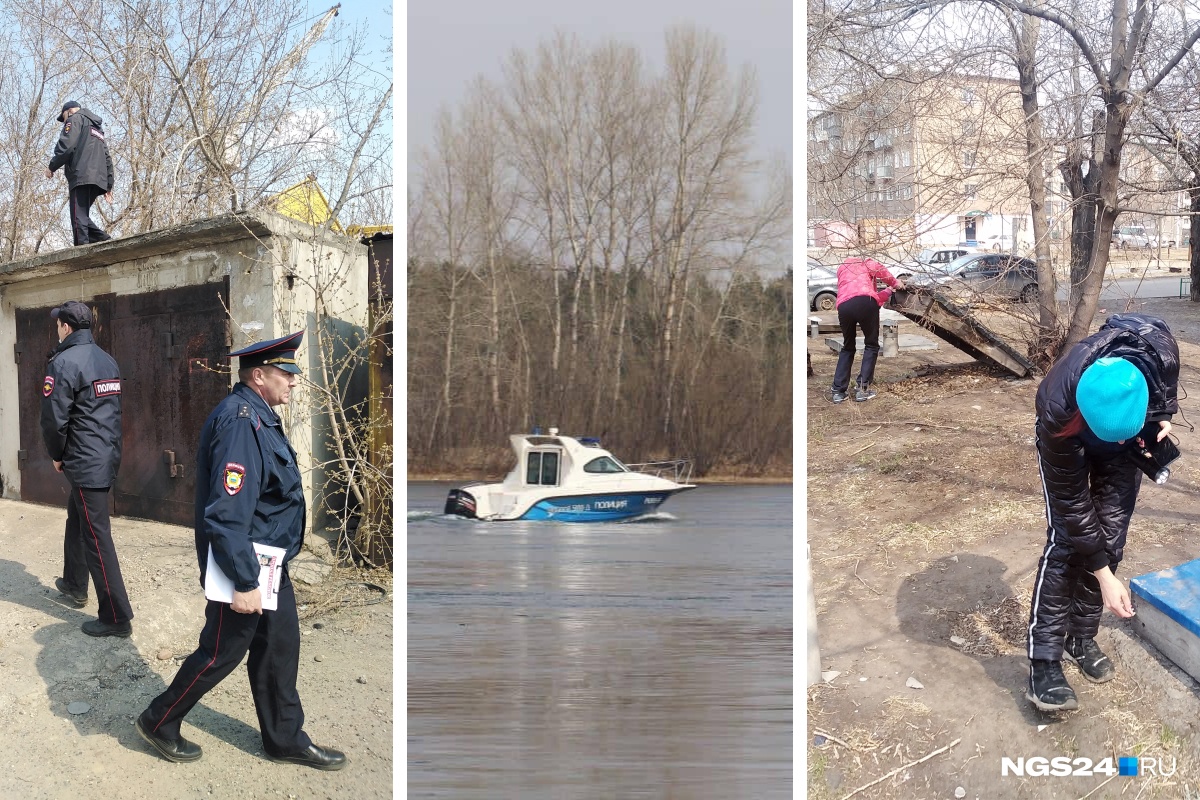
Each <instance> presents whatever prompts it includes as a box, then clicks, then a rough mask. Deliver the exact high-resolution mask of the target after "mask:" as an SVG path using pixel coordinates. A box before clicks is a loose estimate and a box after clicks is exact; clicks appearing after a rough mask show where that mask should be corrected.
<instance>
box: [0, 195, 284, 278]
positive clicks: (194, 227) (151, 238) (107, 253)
mask: <svg viewBox="0 0 1200 800" xmlns="http://www.w3.org/2000/svg"><path fill="white" fill-rule="evenodd" d="M275 216H276V215H274V214H265V213H261V212H245V213H240V214H226V215H224V216H220V217H211V218H208V219H202V220H197V221H196V222H189V223H186V224H184V225H179V226H176V227H174V228H165V229H163V230H155V231H150V232H149V233H139V234H136V235H134V236H123V237H121V238H119V239H110V240H109V241H107V242H100V243H98V244H89V245H84V246H82V247H69V248H66V249H64V250H55V251H53V252H49V253H39V254H38V255H36V256H30V257H29V258H22V259H19V260H17V261H9V262H8V263H6V264H0V285H5V284H10V283H17V282H19V281H26V280H29V279H31V278H42V277H49V276H54V275H64V274H67V273H70V272H79V271H82V270H87V269H94V268H96V267H107V266H109V265H110V264H117V263H120V262H123V261H133V260H135V259H139V258H147V257H150V256H160V255H165V254H167V253H177V252H179V251H181V250H191V249H194V248H196V247H198V246H199V247H203V246H205V245H213V244H221V243H224V242H232V241H236V240H238V239H247V238H250V237H255V238H259V239H264V238H267V237H269V236H271V234H272V227H271V224H270V222H271V220H270V218H271V217H275ZM278 219H279V221H280V222H285V220H284V219H283V218H282V217H279V218H278ZM279 227H280V226H278V225H276V226H275V228H276V229H278V228H279Z"/></svg>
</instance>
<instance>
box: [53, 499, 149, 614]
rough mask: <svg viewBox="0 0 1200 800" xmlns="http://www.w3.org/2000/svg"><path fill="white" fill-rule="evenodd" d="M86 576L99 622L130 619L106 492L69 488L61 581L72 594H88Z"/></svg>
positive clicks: (127, 596)
mask: <svg viewBox="0 0 1200 800" xmlns="http://www.w3.org/2000/svg"><path fill="white" fill-rule="evenodd" d="M89 575H91V578H92V583H93V584H94V585H95V587H96V600H97V601H99V604H100V611H99V615H98V616H99V619H100V621H101V622H128V621H129V620H131V619H133V607H132V606H130V605H129V595H128V594H127V593H126V592H125V581H124V579H122V577H121V565H120V564H119V563H118V562H117V548H116V546H115V545H114V544H113V538H112V528H111V527H110V525H109V520H108V489H107V488H105V489H84V488H81V487H79V486H72V487H71V494H70V496H69V499H68V500H67V527H66V532H65V534H64V536H63V580H64V581H65V582H66V584H67V586H68V587H69V588H70V589H72V590H73V591H77V592H81V593H82V594H87V588H88V576H89Z"/></svg>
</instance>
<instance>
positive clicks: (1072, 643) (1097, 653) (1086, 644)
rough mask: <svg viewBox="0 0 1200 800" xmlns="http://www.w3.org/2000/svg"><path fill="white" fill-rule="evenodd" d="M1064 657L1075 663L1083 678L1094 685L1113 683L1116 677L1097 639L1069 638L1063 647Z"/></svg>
mask: <svg viewBox="0 0 1200 800" xmlns="http://www.w3.org/2000/svg"><path fill="white" fill-rule="evenodd" d="M1063 656H1064V657H1065V658H1066V659H1067V660H1069V661H1074V662H1075V665H1076V666H1078V667H1079V671H1080V672H1082V673H1083V677H1085V678H1087V679H1088V680H1089V681H1091V682H1092V683H1104V682H1105V681H1111V680H1112V679H1113V677H1114V675H1115V671H1114V670H1113V664H1112V662H1111V661H1109V659H1108V656H1106V655H1104V653H1103V652H1102V651H1101V650H1100V646H1099V645H1097V644H1096V640H1095V639H1082V638H1079V637H1076V636H1068V637H1067V643H1066V645H1065V646H1064V647H1063Z"/></svg>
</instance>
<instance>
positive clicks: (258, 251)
mask: <svg viewBox="0 0 1200 800" xmlns="http://www.w3.org/2000/svg"><path fill="white" fill-rule="evenodd" d="M312 236H313V230H312V228H311V227H309V226H305V225H301V224H299V223H296V222H294V221H292V220H290V219H287V218H285V217H281V216H278V215H275V214H271V213H265V212H254V213H246V214H238V215H227V216H223V217H217V218H213V219H207V220H201V221H198V222H193V223H190V224H187V225H183V226H179V227H176V228H171V229H167V230H161V231H153V232H150V233H146V234H140V235H137V236H131V237H126V238H122V239H115V240H112V241H108V242H103V243H100V244H96V245H88V246H86V247H81V248H72V249H69V250H61V251H56V252H53V253H46V254H41V255H38V256H34V257H32V258H27V259H22V260H20V261H13V262H9V263H6V264H0V494H2V496H4V497H6V498H13V499H19V498H20V496H21V485H20V480H21V476H20V470H19V466H18V460H17V451H18V449H19V448H20V426H19V425H18V420H19V419H20V415H23V414H35V415H36V414H38V413H39V410H40V409H39V407H38V404H37V402H36V400H31V399H30V398H22V397H20V394H19V392H18V382H17V368H16V362H15V358H14V352H15V347H16V344H17V334H16V320H15V315H16V310H17V309H30V308H40V307H46V306H53V305H56V304H58V303H61V302H62V301H64V300H68V299H76V300H83V301H85V302H87V301H90V300H92V299H94V298H96V297H98V296H101V295H105V294H109V293H114V294H117V295H132V294H142V293H147V292H155V291H161V290H165V289H172V288H178V287H187V286H198V285H207V284H213V290H214V292H215V291H217V289H218V287H219V285H220V283H221V281H223V280H224V279H225V278H226V277H228V279H229V306H230V308H229V311H230V317H231V324H230V338H231V339H232V342H231V348H239V347H242V346H244V345H245V344H247V343H249V342H252V341H259V340H264V339H271V338H275V337H277V336H282V335H284V334H285V333H289V332H292V331H295V330H298V329H300V328H307V333H306V336H305V346H304V348H303V349H302V350H301V351H300V353H299V354H298V358H300V359H301V363H302V364H304V365H306V373H308V375H309V377H310V378H313V379H318V375H317V374H316V373H315V371H314V366H315V364H314V363H313V362H314V359H313V357H312V354H311V353H310V352H309V346H310V344H311V341H312V333H313V332H312V330H311V319H312V312H313V303H314V293H313V292H312V291H311V289H309V288H308V287H307V285H306V284H307V282H308V281H310V280H312V279H314V277H320V276H323V275H324V276H328V275H329V274H332V273H334V272H336V273H340V274H342V275H343V276H344V277H343V279H341V280H338V281H332V282H331V281H329V280H328V279H327V280H326V282H327V283H330V292H329V293H328V294H327V297H329V300H328V301H327V302H328V303H329V306H330V312H331V313H334V314H338V315H341V316H343V317H344V318H345V319H346V320H348V321H350V322H351V323H353V324H364V323H365V320H366V298H367V290H366V286H367V257H366V252H367V251H366V247H365V246H364V245H362V244H361V243H359V242H357V241H354V240H350V239H346V238H345V237H340V236H336V235H330V236H329V237H327V238H328V242H327V243H325V244H324V245H323V246H321V247H319V248H318V247H315V246H314V245H313V244H312V243H311V241H310V240H311V238H312ZM360 273H361V274H360ZM359 307H361V318H362V323H358V322H357V318H358V316H359V311H358V308H359ZM46 323H47V326H49V325H50V320H49V319H47V321H46ZM147 344H148V345H149V344H150V343H147ZM35 357H41V354H37V356H35ZM235 379H236V378H235V376H234V375H232V374H231V375H230V379H229V383H230V385H231V386H232V384H233V382H234V381H235ZM311 394H312V393H311V392H302V393H301V396H300V398H299V400H300V402H299V403H297V404H296V405H295V406H293V407H291V408H289V409H287V410H286V411H285V413H284V424H285V426H287V431H288V436H289V438H290V439H291V441H292V443H293V446H294V447H295V448H296V450H297V453H298V456H299V459H300V464H301V467H302V469H303V468H304V467H306V466H311V464H312V463H313V458H312V456H313V449H314V441H315V440H316V439H318V438H319V436H320V430H321V428H322V427H323V426H324V424H325V422H324V419H323V417H322V416H321V415H319V414H314V412H313V409H312V408H311V407H309V406H308V401H309V400H311V397H309V395H311ZM127 413H128V412H127ZM318 449H320V448H318ZM188 466H189V467H190V465H188ZM322 483H323V476H322V475H320V474H314V473H313V471H312V470H311V469H309V470H306V474H305V489H306V493H307V494H308V497H309V502H310V507H311V508H313V509H316V508H318V507H319V498H317V497H314V487H319V486H321V485H322ZM310 519H311V515H310ZM317 524H320V522H319V520H318V521H317Z"/></svg>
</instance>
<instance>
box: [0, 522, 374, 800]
mask: <svg viewBox="0 0 1200 800" xmlns="http://www.w3.org/2000/svg"><path fill="white" fill-rule="evenodd" d="M65 513H66V512H65V511H64V510H59V509H54V508H50V507H46V506H38V505H32V504H26V503H17V502H13V501H3V500H0V673H2V674H3V675H4V680H3V682H0V729H3V730H4V732H5V737H4V740H5V742H6V743H7V745H8V756H7V758H8V763H7V765H6V766H5V768H4V769H3V770H2V771H0V797H4V798H9V797H11V798H18V797H19V798H30V799H31V800H37V799H40V798H47V799H49V798H65V797H72V798H76V797H97V798H100V797H103V798H122V800H126V799H128V800H141V799H142V798H146V799H147V800H148V799H149V798H187V797H206V798H230V800H233V799H234V798H237V799H238V800H244V799H245V798H273V797H283V798H289V797H290V798H305V799H307V798H325V797H329V798H333V797H355V798H390V797H392V723H393V719H392V638H393V634H392V631H393V626H392V622H393V621H392V602H391V594H390V591H389V593H388V595H387V597H386V599H384V600H383V601H382V602H378V603H373V604H370V605H364V604H362V603H361V602H360V600H359V598H371V599H374V598H376V597H378V596H379V594H378V593H377V592H373V591H370V592H368V591H367V590H365V589H361V590H360V588H359V587H354V586H347V587H346V588H345V589H344V590H343V591H344V594H346V595H347V596H350V597H352V598H354V600H353V602H348V603H336V602H335V603H334V604H335V605H339V606H340V607H339V608H337V609H336V610H333V611H328V612H323V613H317V614H315V615H310V616H309V617H308V618H307V619H306V618H304V615H305V614H306V613H309V612H313V611H315V610H316V609H317V608H318V607H321V608H324V607H326V606H328V605H329V604H328V603H326V602H324V600H323V598H324V597H325V596H326V595H327V590H328V589H329V588H330V587H331V586H334V585H337V584H338V582H339V581H341V580H343V578H341V577H339V576H337V575H336V574H335V576H334V577H331V578H327V579H326V582H325V583H324V584H322V586H323V587H324V588H321V587H309V586H305V585H304V584H301V583H299V581H297V596H298V598H300V602H301V603H302V604H303V603H307V607H306V608H305V609H304V610H302V611H301V614H302V619H301V631H302V634H303V643H302V645H301V654H300V678H299V689H300V696H301V698H302V700H303V702H304V711H305V730H307V731H308V732H309V733H310V734H311V736H312V737H313V739H314V741H316V742H317V743H318V744H327V745H330V746H334V747H337V748H339V749H342V750H344V751H345V752H346V753H347V755H348V757H349V759H350V761H351V763H350V764H349V765H348V766H347V767H346V768H345V769H344V770H342V771H341V772H331V773H323V772H319V771H317V770H313V769H310V768H307V767H299V766H291V765H282V764H275V763H273V762H270V761H267V760H266V759H265V757H264V756H263V754H262V742H261V739H260V738H259V735H258V722H257V718H256V716H255V712H254V705H253V701H252V700H251V697H250V689H249V683H248V681H247V679H246V673H245V670H244V669H243V668H242V667H239V668H238V669H237V670H236V671H235V672H234V673H233V675H231V676H230V677H229V678H227V679H226V680H225V682H224V683H222V684H221V685H220V686H218V687H217V689H216V690H214V691H213V692H211V693H209V694H208V695H207V696H206V697H205V699H204V700H203V701H202V702H201V704H200V705H199V706H197V707H196V709H195V710H194V711H193V712H192V713H191V714H190V715H189V716H188V718H187V719H186V720H185V722H184V728H183V732H184V736H186V737H188V738H189V739H192V740H193V741H195V742H197V743H198V744H199V745H200V746H201V747H203V748H204V757H203V758H202V759H201V760H200V761H198V762H196V763H194V764H171V763H169V762H167V761H165V760H163V759H162V758H161V757H159V756H158V755H157V754H155V753H153V752H152V751H151V750H150V749H149V747H148V746H147V745H146V744H145V743H144V742H142V740H141V739H140V738H139V737H138V735H137V733H136V731H134V729H133V721H134V719H135V718H136V716H137V715H138V714H139V713H141V711H142V710H143V709H144V708H145V706H146V704H147V703H148V702H149V700H150V699H151V698H152V697H154V696H155V695H156V694H158V693H159V692H161V691H162V689H163V688H164V686H165V685H166V683H167V682H169V681H170V679H171V678H172V677H173V676H174V674H175V671H176V669H177V668H178V664H179V662H180V661H182V659H183V658H184V657H186V656H187V655H188V654H190V653H191V651H192V650H193V649H195V642H196V638H197V636H198V634H199V632H200V626H201V623H202V621H203V608H204V600H203V596H202V594H201V591H200V587H199V579H198V569H197V566H196V561H195V548H194V545H193V539H192V532H191V530H190V529H185V528H178V527H173V526H169V525H161V524H158V523H149V522H142V521H137V520H127V519H120V518H117V519H114V520H113V531H114V537H115V539H116V545H117V554H118V556H119V558H120V561H121V569H122V572H123V573H124V576H125V582H126V587H127V588H128V591H129V595H130V599H131V601H132V603H133V608H134V615H135V619H134V622H133V636H132V637H130V638H129V639H116V638H107V639H93V638H91V637H88V636H86V635H84V634H83V633H82V632H80V630H79V625H80V624H81V623H82V622H83V621H85V620H87V619H91V618H94V616H95V613H96V601H95V597H94V593H93V597H92V598H91V600H90V603H89V605H88V606H87V607H86V608H83V609H79V610H77V609H75V608H72V607H69V606H67V605H65V604H64V603H62V602H61V600H60V597H59V594H58V592H57V591H55V589H54V588H53V587H54V578H55V577H57V576H58V575H59V574H60V569H61V560H62V532H61V531H62V527H63V522H64V520H65V518H66V517H65ZM301 560H303V561H306V562H308V564H309V574H310V575H313V576H314V580H315V575H316V574H317V572H319V571H324V570H319V569H317V567H319V561H318V560H317V559H316V558H315V557H314V556H313V555H311V554H302V556H301ZM76 703H86V704H87V706H88V709H87V711H85V712H84V713H81V714H75V713H71V711H72V710H79V707H78V706H73V705H72V704H76ZM69 708H70V709H71V710H69Z"/></svg>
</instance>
